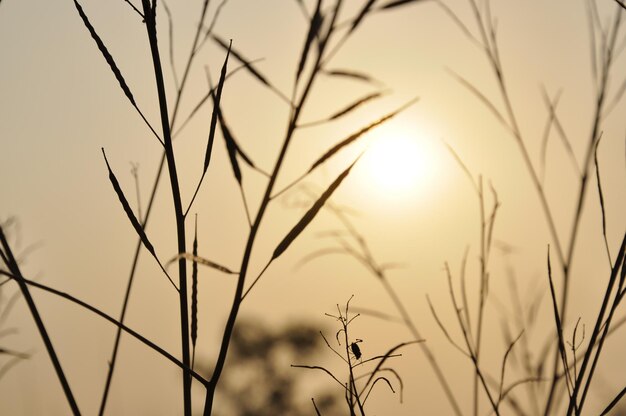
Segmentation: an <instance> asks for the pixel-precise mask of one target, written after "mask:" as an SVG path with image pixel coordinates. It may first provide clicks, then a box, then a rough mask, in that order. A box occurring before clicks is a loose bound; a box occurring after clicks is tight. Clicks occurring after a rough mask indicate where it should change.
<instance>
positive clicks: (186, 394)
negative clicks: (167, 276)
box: [142, 0, 191, 416]
mask: <svg viewBox="0 0 626 416" xmlns="http://www.w3.org/2000/svg"><path fill="white" fill-rule="evenodd" d="M142 4H143V10H144V15H145V16H146V30H147V32H148V39H149V41H150V52H151V55H152V64H153V67H154V76H155V81H156V87H157V92H158V97H159V109H160V113H161V128H162V130H163V141H164V143H165V157H166V160H167V167H168V170H169V177H170V184H171V187H172V199H173V202H174V213H175V216H176V234H177V240H178V241H177V242H178V252H179V253H185V252H186V251H187V250H186V241H185V218H184V215H183V208H182V202H181V197H180V188H179V184H178V176H177V173H176V161H175V158H174V149H173V147H172V136H171V131H170V124H169V116H168V109H167V96H166V93H165V83H164V81H163V69H162V67H161V59H160V56H159V47H158V40H157V34H156V16H155V14H154V13H153V11H152V8H151V5H150V2H149V0H142ZM178 277H179V284H178V287H179V299H180V326H181V348H182V358H183V364H184V365H185V367H186V368H187V369H184V370H183V407H184V414H185V416H191V376H190V373H189V370H188V368H189V367H190V363H191V360H190V352H189V316H188V307H187V262H186V261H185V259H183V258H181V259H180V260H179V261H178Z"/></svg>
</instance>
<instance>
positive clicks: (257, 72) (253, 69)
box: [211, 35, 271, 88]
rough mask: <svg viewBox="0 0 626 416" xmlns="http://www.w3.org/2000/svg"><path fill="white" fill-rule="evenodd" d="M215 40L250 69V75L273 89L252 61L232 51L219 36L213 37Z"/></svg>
mask: <svg viewBox="0 0 626 416" xmlns="http://www.w3.org/2000/svg"><path fill="white" fill-rule="evenodd" d="M211 37H212V38H213V40H214V41H215V42H216V43H217V44H218V45H220V46H221V47H222V48H224V49H227V50H230V53H231V54H232V55H233V56H234V57H235V59H237V60H238V61H239V62H241V63H242V64H244V65H245V67H246V69H248V72H250V74H252V76H254V77H255V78H256V79H258V80H259V81H260V82H261V83H262V84H264V85H266V86H267V87H270V88H271V85H270V83H269V81H268V80H267V78H265V77H264V76H263V75H261V74H260V73H259V71H257V70H256V69H255V68H254V67H253V66H252V63H251V62H250V60H248V59H246V58H244V57H243V55H241V54H240V53H239V52H237V51H236V50H234V49H232V48H231V47H230V46H229V45H228V44H227V43H226V42H224V41H223V40H222V39H221V38H219V37H218V36H217V35H212V36H211Z"/></svg>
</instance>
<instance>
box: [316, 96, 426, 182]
mask: <svg viewBox="0 0 626 416" xmlns="http://www.w3.org/2000/svg"><path fill="white" fill-rule="evenodd" d="M417 100H418V99H417V98H415V99H413V100H411V101H409V102H408V103H406V104H404V105H403V106H402V107H400V108H398V109H397V110H394V111H393V112H391V113H389V114H387V115H386V116H384V117H382V118H380V119H378V120H377V121H375V122H373V123H371V124H369V125H368V126H366V127H364V128H362V129H361V130H359V131H357V132H356V133H354V134H352V135H350V136H349V137H347V138H346V139H344V140H342V141H341V142H339V143H337V144H336V145H334V146H333V147H331V148H330V149H329V150H328V151H326V153H324V154H323V155H322V156H321V157H320V158H319V159H317V160H316V161H315V162H314V163H313V165H311V167H310V168H309V170H308V172H307V173H309V172H311V171H312V170H313V169H315V168H316V167H318V166H319V165H321V164H322V163H324V162H325V161H326V160H328V159H329V158H330V157H331V156H333V155H334V154H335V153H337V152H338V151H339V150H341V149H343V148H344V147H345V146H347V145H349V144H350V143H352V142H354V141H355V140H356V139H358V138H359V137H361V136H362V135H364V134H365V133H367V132H368V131H370V130H371V129H373V128H374V127H377V126H379V125H380V124H382V123H384V122H386V121H387V120H389V119H391V118H392V117H395V116H396V115H397V114H398V113H400V112H401V111H403V110H405V109H406V108H407V107H409V106H410V105H412V104H413V103H415V102H416V101H417Z"/></svg>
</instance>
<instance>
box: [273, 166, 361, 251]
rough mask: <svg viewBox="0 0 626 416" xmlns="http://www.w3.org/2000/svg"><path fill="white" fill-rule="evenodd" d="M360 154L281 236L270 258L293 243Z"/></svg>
mask: <svg viewBox="0 0 626 416" xmlns="http://www.w3.org/2000/svg"><path fill="white" fill-rule="evenodd" d="M359 158H360V156H359V157H358V158H357V159H356V160H355V161H354V162H352V164H351V165H350V166H348V167H347V168H346V170H344V171H343V172H342V173H341V174H340V175H339V176H338V177H337V179H335V181H334V182H333V183H331V184H330V186H329V187H328V189H326V191H324V193H323V194H322V195H321V196H320V197H319V198H318V200H317V201H315V203H314V204H313V206H312V207H311V208H309V210H308V211H307V212H306V213H305V214H304V216H303V217H302V218H301V219H300V221H298V223H297V224H296V225H295V226H294V227H293V228H292V229H291V231H289V233H288V234H287V235H286V236H285V238H283V240H282V241H281V242H280V244H278V246H277V247H276V249H275V250H274V254H273V255H272V260H274V259H276V258H278V256H280V255H281V254H283V253H284V252H285V250H287V248H288V247H289V246H290V245H291V243H293V241H294V240H295V239H296V238H297V237H298V236H299V235H300V233H301V232H302V231H304V229H305V228H306V227H307V226H308V225H309V224H310V223H311V221H312V220H313V218H315V216H316V215H317V213H318V212H319V211H320V209H321V208H322V207H323V206H324V204H325V203H326V201H327V200H328V198H330V196H331V195H332V194H333V192H335V190H336V189H337V188H338V187H339V185H340V184H341V182H342V181H343V180H344V179H345V178H346V176H348V174H349V173H350V170H351V169H352V167H353V166H354V165H355V163H356V162H357V161H358V160H359Z"/></svg>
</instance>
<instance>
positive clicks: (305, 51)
mask: <svg viewBox="0 0 626 416" xmlns="http://www.w3.org/2000/svg"><path fill="white" fill-rule="evenodd" d="M321 6H322V0H317V4H316V5H315V12H314V13H313V16H311V23H310V24H309V32H308V33H307V35H306V41H305V42H304V47H303V48H302V56H301V57H300V63H299V64H298V71H297V72H296V82H298V80H299V79H300V75H301V74H302V71H303V70H304V66H305V64H306V60H307V57H308V55H309V50H310V49H311V43H312V42H313V39H315V37H316V36H317V34H318V32H319V30H320V27H321V26H322V21H323V20H324V19H323V17H322V14H321V13H320V8H321Z"/></svg>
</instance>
